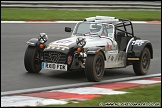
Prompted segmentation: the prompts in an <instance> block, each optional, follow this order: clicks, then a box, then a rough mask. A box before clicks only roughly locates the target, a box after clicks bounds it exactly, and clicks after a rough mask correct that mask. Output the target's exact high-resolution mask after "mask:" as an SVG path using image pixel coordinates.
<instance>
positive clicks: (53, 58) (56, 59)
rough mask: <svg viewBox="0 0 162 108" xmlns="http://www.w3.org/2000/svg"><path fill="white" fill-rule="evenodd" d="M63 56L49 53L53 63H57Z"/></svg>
mask: <svg viewBox="0 0 162 108" xmlns="http://www.w3.org/2000/svg"><path fill="white" fill-rule="evenodd" d="M60 56H61V54H60V53H57V54H53V53H49V57H50V58H51V61H52V62H55V63H57V61H58V60H59V59H60Z"/></svg>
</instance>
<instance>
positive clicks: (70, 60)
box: [68, 56, 72, 64]
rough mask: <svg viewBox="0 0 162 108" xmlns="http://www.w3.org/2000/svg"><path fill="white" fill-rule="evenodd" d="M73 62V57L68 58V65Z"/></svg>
mask: <svg viewBox="0 0 162 108" xmlns="http://www.w3.org/2000/svg"><path fill="white" fill-rule="evenodd" d="M71 62H72V56H68V64H70V63H71Z"/></svg>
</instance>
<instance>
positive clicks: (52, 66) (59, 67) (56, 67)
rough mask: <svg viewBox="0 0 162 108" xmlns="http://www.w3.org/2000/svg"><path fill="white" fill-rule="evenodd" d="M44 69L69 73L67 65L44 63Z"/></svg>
mask: <svg viewBox="0 0 162 108" xmlns="http://www.w3.org/2000/svg"><path fill="white" fill-rule="evenodd" d="M42 69H53V70H63V71H67V65H66V64H57V63H46V62H42Z"/></svg>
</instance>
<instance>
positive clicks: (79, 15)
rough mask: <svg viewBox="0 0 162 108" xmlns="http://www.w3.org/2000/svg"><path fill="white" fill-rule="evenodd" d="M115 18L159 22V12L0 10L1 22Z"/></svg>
mask: <svg viewBox="0 0 162 108" xmlns="http://www.w3.org/2000/svg"><path fill="white" fill-rule="evenodd" d="M97 15H99V16H115V17H117V18H126V19H130V20H137V21H138V20H145V21H149V20H161V11H142V10H141V11H127V10H122V11H83V10H38V9H24V8H22V9H16V8H13V9H12V8H1V21H20V20H21V21H26V20H65V21H68V20H83V19H84V18H86V17H93V16H97Z"/></svg>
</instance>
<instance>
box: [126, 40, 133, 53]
mask: <svg viewBox="0 0 162 108" xmlns="http://www.w3.org/2000/svg"><path fill="white" fill-rule="evenodd" d="M132 40H134V38H131V39H130V40H129V42H128V44H127V48H126V53H127V52H128V48H129V45H130V43H131V42H132Z"/></svg>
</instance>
